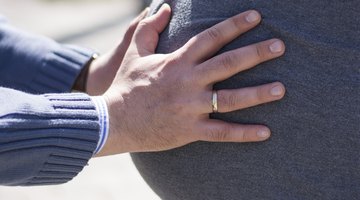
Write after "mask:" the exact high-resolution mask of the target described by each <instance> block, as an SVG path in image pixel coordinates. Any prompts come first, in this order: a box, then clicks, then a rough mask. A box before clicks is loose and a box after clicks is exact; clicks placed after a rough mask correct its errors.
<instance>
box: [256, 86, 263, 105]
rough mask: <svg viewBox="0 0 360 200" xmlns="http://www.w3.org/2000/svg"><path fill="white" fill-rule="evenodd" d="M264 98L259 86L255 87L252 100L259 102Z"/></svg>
mask: <svg viewBox="0 0 360 200" xmlns="http://www.w3.org/2000/svg"><path fill="white" fill-rule="evenodd" d="M265 100H266V95H265V94H264V92H263V90H262V88H261V87H257V88H255V98H254V101H255V102H256V103H261V102H263V101H265Z"/></svg>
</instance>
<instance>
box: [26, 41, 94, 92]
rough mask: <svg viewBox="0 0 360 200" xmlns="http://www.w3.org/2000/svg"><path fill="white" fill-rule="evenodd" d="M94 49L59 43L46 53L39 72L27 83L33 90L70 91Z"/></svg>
mask: <svg viewBox="0 0 360 200" xmlns="http://www.w3.org/2000/svg"><path fill="white" fill-rule="evenodd" d="M93 54H94V51H91V50H88V49H83V48H80V47H75V46H66V45H61V46H57V48H55V49H54V50H52V51H50V52H48V53H47V55H46V56H45V57H44V59H43V61H42V63H41V68H40V70H39V73H37V74H36V76H35V77H34V79H33V80H32V82H31V83H30V84H29V87H30V88H33V91H42V92H44V93H46V92H51V93H57V92H70V91H71V88H72V86H73V85H74V83H75V80H76V78H77V77H78V76H79V74H80V72H81V70H82V68H83V67H84V66H85V65H86V64H87V63H88V62H89V60H90V59H91V57H92V55H93Z"/></svg>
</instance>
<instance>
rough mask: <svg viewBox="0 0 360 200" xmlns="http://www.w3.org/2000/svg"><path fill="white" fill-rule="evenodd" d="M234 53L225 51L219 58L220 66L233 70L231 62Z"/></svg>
mask: <svg viewBox="0 0 360 200" xmlns="http://www.w3.org/2000/svg"><path fill="white" fill-rule="evenodd" d="M233 58H234V55H233V54H232V53H226V54H224V55H222V57H221V59H220V66H222V67H223V68H224V69H225V70H227V71H230V72H232V71H234V68H235V67H234V62H233Z"/></svg>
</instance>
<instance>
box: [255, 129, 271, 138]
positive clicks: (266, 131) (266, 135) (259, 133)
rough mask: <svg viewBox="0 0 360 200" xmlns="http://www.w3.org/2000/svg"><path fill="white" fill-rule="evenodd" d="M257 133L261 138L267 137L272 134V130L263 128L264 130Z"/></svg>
mask: <svg viewBox="0 0 360 200" xmlns="http://www.w3.org/2000/svg"><path fill="white" fill-rule="evenodd" d="M257 135H258V136H259V137H261V138H267V137H269V136H270V132H269V131H268V130H266V129H263V130H260V131H258V132H257Z"/></svg>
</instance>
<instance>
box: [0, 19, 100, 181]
mask: <svg viewBox="0 0 360 200" xmlns="http://www.w3.org/2000/svg"><path fill="white" fill-rule="evenodd" d="M92 53H93V52H91V51H89V50H84V49H81V48H78V47H70V46H63V45H60V44H58V43H56V42H54V41H52V40H50V39H47V38H44V37H41V36H36V35H32V34H28V33H26V32H22V31H20V30H17V29H16V28H14V27H11V26H10V25H8V24H6V23H5V20H3V18H1V16H0V185H45V184H59V183H64V182H67V181H69V180H71V179H72V178H73V177H75V176H76V175H77V174H78V173H79V172H80V171H81V170H82V169H83V167H84V166H85V165H86V164H87V162H88V160H89V159H90V158H91V156H92V155H93V152H94V151H95V149H96V146H97V143H98V140H99V132H100V130H99V129H100V127H99V119H98V113H97V112H96V108H95V106H94V103H93V102H92V101H91V99H90V97H89V96H88V95H86V94H44V93H58V92H67V91H70V90H71V88H72V85H73V83H74V81H75V79H76V77H77V76H78V74H79V73H80V71H81V69H82V67H83V66H84V65H85V64H86V63H87V62H88V61H89V59H90V57H91V55H92ZM1 86H2V87H1ZM9 88H13V89H16V90H13V89H9ZM17 90H21V91H26V92H27V93H23V92H20V91H17ZM28 93H33V94H44V95H32V94H28Z"/></svg>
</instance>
